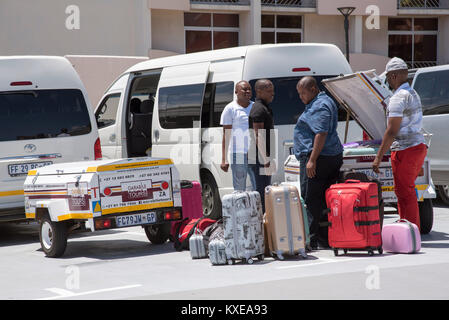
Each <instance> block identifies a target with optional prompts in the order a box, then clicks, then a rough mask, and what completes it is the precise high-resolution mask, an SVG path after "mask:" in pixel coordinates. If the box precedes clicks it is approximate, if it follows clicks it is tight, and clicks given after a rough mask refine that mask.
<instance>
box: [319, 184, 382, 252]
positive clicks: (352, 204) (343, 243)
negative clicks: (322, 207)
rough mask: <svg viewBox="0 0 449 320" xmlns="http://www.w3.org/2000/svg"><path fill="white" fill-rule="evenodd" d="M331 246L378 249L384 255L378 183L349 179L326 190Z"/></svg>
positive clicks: (344, 249)
mask: <svg viewBox="0 0 449 320" xmlns="http://www.w3.org/2000/svg"><path fill="white" fill-rule="evenodd" d="M326 204H327V207H328V219H329V223H330V225H329V229H328V230H329V246H331V247H332V248H333V249H334V254H335V255H336V256H337V255H338V250H339V249H343V251H344V253H347V251H348V250H368V253H369V254H370V255H373V254H374V250H378V251H379V254H382V237H381V229H380V217H379V199H378V188H377V184H376V183H372V182H360V181H359V180H347V181H346V182H345V183H339V184H334V185H332V186H331V187H330V188H329V189H327V190H326Z"/></svg>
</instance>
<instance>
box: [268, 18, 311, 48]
mask: <svg viewBox="0 0 449 320" xmlns="http://www.w3.org/2000/svg"><path fill="white" fill-rule="evenodd" d="M291 42H302V16H296V15H273V14H263V15H262V44H266V43H291Z"/></svg>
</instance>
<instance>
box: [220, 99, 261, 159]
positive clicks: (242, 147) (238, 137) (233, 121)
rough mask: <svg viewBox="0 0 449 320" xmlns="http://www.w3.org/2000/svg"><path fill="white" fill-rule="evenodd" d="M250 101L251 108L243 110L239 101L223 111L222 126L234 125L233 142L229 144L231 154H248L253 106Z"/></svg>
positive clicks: (229, 104)
mask: <svg viewBox="0 0 449 320" xmlns="http://www.w3.org/2000/svg"><path fill="white" fill-rule="evenodd" d="M253 103H254V102H252V101H250V103H249V106H248V107H246V108H243V107H242V106H240V105H239V104H238V103H237V101H232V102H230V103H228V105H227V106H226V107H225V108H224V109H223V112H222V113H221V119H220V124H221V125H222V126H225V125H232V134H231V141H230V143H229V153H248V145H249V122H248V118H249V113H250V112H251V108H252V106H253Z"/></svg>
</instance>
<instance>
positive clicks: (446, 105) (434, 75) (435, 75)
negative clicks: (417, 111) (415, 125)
mask: <svg viewBox="0 0 449 320" xmlns="http://www.w3.org/2000/svg"><path fill="white" fill-rule="evenodd" d="M448 83H449V70H442V71H435V72H425V73H421V74H418V76H417V78H416V80H415V85H414V89H415V90H416V92H418V94H419V96H420V98H421V103H422V111H423V115H436V114H446V113H449V87H448Z"/></svg>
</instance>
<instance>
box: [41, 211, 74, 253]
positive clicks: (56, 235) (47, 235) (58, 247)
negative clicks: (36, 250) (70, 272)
mask: <svg viewBox="0 0 449 320" xmlns="http://www.w3.org/2000/svg"><path fill="white" fill-rule="evenodd" d="M39 240H40V242H41V247H42V250H43V251H44V252H45V255H46V256H47V257H50V258H58V257H60V256H62V255H63V254H64V251H65V249H66V247H67V224H66V223H65V222H54V221H51V219H50V217H49V216H48V215H45V216H44V217H43V218H42V219H41V220H40V225H39Z"/></svg>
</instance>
